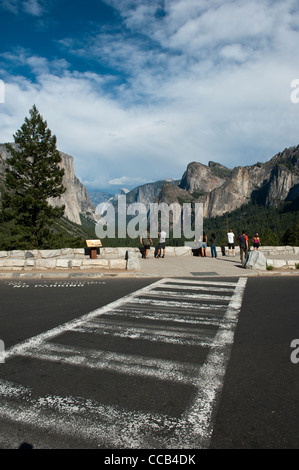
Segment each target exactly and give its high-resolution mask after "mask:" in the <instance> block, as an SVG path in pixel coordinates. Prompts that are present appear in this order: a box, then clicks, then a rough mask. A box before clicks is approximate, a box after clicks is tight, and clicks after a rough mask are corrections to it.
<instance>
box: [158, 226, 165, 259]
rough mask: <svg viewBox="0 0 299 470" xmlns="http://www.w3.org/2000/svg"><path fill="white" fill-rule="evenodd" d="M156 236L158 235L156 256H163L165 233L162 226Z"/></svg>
mask: <svg viewBox="0 0 299 470" xmlns="http://www.w3.org/2000/svg"><path fill="white" fill-rule="evenodd" d="M158 236H159V245H158V253H157V258H165V250H166V238H167V233H166V232H165V230H164V229H163V228H162V230H161V232H159V233H158ZM162 250H163V256H161V254H162Z"/></svg>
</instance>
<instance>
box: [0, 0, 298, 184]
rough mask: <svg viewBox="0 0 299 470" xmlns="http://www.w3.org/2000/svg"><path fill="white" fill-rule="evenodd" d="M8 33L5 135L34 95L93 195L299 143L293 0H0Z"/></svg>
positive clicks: (2, 109)
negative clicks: (193, 166)
mask: <svg viewBox="0 0 299 470" xmlns="http://www.w3.org/2000/svg"><path fill="white" fill-rule="evenodd" d="M0 39H1V40H0V143H4V142H12V141H13V135H14V134H15V132H16V131H17V130H18V129H19V128H20V127H21V125H22V124H23V122H24V119H25V117H26V116H28V115H29V110H30V109H31V108H32V106H33V105H34V104H35V105H36V106H37V108H38V110H39V112H40V113H41V115H42V116H43V118H44V119H45V120H46V121H47V123H48V126H49V128H50V129H51V131H52V133H53V134H55V135H56V136H57V147H58V149H59V150H61V151H63V152H65V153H68V154H70V155H72V156H73V157H74V165H75V172H76V175H77V176H78V177H79V178H80V180H81V181H82V182H83V183H84V184H85V185H86V187H87V188H88V189H89V190H103V191H109V192H111V193H115V192H117V191H118V189H119V188H120V187H125V188H128V189H132V188H134V187H136V186H138V185H141V184H145V183H148V182H152V181H158V180H160V179H165V178H173V179H181V177H182V176H183V173H184V172H185V170H186V168H187V165H188V164H189V163H191V162H193V161H197V162H200V163H203V164H208V162H209V161H216V162H219V163H221V164H223V165H226V166H228V167H229V168H234V167H235V166H245V165H251V164H254V163H256V162H258V161H259V162H265V161H268V160H269V159H270V158H272V157H273V156H274V155H276V154H277V153H278V152H281V151H283V150H284V149H285V148H288V147H292V146H297V145H299V102H298V101H299V48H298V44H299V2H298V0H284V1H277V0H228V1H219V0H150V1H149V0H85V1H84V2H83V1H79V0H47V1H46V0H0ZM296 80H297V81H296ZM1 85H2V90H1ZM292 85H293V87H292ZM296 87H297V88H296ZM297 89H298V95H297V94H296V90H297ZM3 90H4V91H5V99H2V100H1V96H3ZM1 92H2V95H1ZM294 97H295V99H294ZM1 101H5V102H4V103H3V102H1Z"/></svg>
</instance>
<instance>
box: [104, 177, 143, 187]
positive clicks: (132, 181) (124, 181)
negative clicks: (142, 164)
mask: <svg viewBox="0 0 299 470" xmlns="http://www.w3.org/2000/svg"><path fill="white" fill-rule="evenodd" d="M145 183H148V180H147V179H146V178H131V177H130V176H121V177H120V178H114V179H112V180H110V181H109V184H111V185H114V186H132V185H135V186H139V185H141V184H145Z"/></svg>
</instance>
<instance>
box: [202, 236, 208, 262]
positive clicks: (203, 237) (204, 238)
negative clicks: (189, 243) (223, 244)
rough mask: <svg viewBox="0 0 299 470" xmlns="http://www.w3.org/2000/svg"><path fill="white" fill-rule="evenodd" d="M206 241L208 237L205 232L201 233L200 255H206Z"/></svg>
mask: <svg viewBox="0 0 299 470" xmlns="http://www.w3.org/2000/svg"><path fill="white" fill-rule="evenodd" d="M207 243H208V237H207V235H206V233H205V232H203V234H202V244H201V249H202V256H207Z"/></svg>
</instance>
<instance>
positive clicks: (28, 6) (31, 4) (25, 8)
mask: <svg viewBox="0 0 299 470" xmlns="http://www.w3.org/2000/svg"><path fill="white" fill-rule="evenodd" d="M0 7H2V8H3V9H4V10H8V11H10V12H11V13H14V14H19V13H20V12H25V13H27V14H28V15H31V16H36V17H40V16H42V15H43V14H44V12H45V11H46V9H45V4H44V1H43V0H1V1H0Z"/></svg>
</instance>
